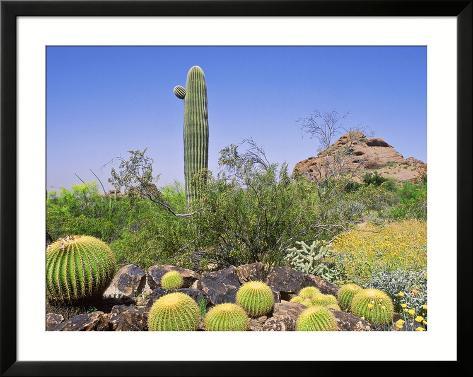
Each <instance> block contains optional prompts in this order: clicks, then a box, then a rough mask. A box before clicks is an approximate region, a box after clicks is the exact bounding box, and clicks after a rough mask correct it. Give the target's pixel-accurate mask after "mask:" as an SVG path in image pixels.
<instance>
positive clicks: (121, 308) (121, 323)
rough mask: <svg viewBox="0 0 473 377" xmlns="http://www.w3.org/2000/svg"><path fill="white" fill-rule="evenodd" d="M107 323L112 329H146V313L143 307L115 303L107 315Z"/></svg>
mask: <svg viewBox="0 0 473 377" xmlns="http://www.w3.org/2000/svg"><path fill="white" fill-rule="evenodd" d="M108 323H109V327H110V330H112V331H146V330H148V314H147V311H146V310H145V308H137V307H136V306H133V305H130V306H126V305H116V306H114V307H113V308H112V311H111V312H110V314H109V316H108Z"/></svg>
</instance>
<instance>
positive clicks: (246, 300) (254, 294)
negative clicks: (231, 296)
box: [236, 281, 274, 317]
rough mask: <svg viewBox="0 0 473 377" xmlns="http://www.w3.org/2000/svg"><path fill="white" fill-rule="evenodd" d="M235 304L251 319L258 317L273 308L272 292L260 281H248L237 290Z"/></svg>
mask: <svg viewBox="0 0 473 377" xmlns="http://www.w3.org/2000/svg"><path fill="white" fill-rule="evenodd" d="M236 302H237V304H238V305H240V306H241V307H242V308H243V309H245V311H246V312H247V313H248V314H249V315H250V316H251V317H260V316H262V315H265V314H268V313H269V312H270V311H271V309H272V308H273V305H274V296H273V291H272V290H271V288H270V287H269V286H268V285H266V284H265V283H263V282H262V281H249V282H247V283H245V284H243V285H242V286H241V287H240V289H239V290H238V292H237V294H236Z"/></svg>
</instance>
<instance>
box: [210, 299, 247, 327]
mask: <svg viewBox="0 0 473 377" xmlns="http://www.w3.org/2000/svg"><path fill="white" fill-rule="evenodd" d="M248 322H249V318H248V315H247V314H246V312H245V310H243V308H242V307H241V306H239V305H236V304H231V303H225V304H219V305H216V306H214V307H213V308H212V309H210V310H209V312H208V313H207V315H206V316H205V318H204V326H205V330H207V331H246V330H247V328H248Z"/></svg>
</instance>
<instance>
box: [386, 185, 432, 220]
mask: <svg viewBox="0 0 473 377" xmlns="http://www.w3.org/2000/svg"><path fill="white" fill-rule="evenodd" d="M397 194H398V196H399V203H398V204H397V205H396V206H394V207H393V208H391V209H390V211H389V217H391V218H393V219H409V218H415V219H419V220H426V219H427V183H426V182H425V183H422V184H414V183H410V182H405V183H404V184H403V185H402V187H401V188H400V189H399V190H398V193H397Z"/></svg>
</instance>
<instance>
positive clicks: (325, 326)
mask: <svg viewBox="0 0 473 377" xmlns="http://www.w3.org/2000/svg"><path fill="white" fill-rule="evenodd" d="M335 330H337V322H336V320H335V316H334V315H333V314H332V312H331V311H330V310H329V309H327V308H325V307H323V306H317V305H316V306H311V307H310V308H307V309H305V310H304V311H303V312H302V313H301V314H300V315H299V317H298V318H297V321H296V331H335Z"/></svg>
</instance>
